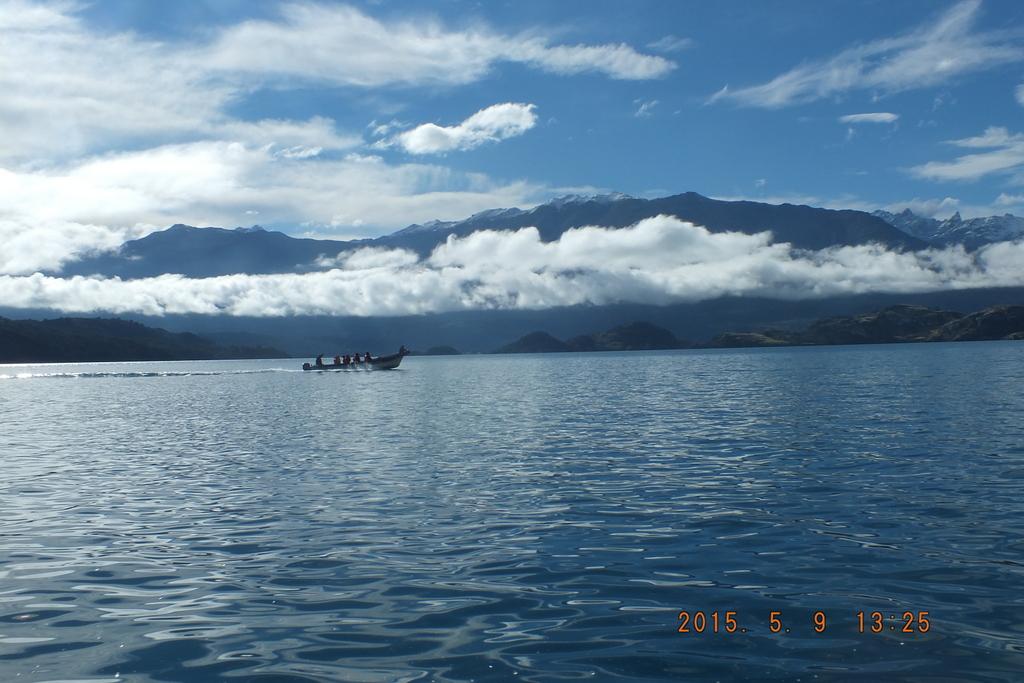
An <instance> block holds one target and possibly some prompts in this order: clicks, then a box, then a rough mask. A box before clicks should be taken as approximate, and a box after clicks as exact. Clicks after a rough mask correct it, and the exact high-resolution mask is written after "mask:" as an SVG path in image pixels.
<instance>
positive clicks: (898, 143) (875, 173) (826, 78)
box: [0, 0, 1024, 276]
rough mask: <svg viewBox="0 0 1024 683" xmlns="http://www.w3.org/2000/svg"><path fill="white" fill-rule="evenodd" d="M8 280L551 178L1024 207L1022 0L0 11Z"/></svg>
mask: <svg viewBox="0 0 1024 683" xmlns="http://www.w3.org/2000/svg"><path fill="white" fill-rule="evenodd" d="M0 61H2V63H3V64H4V65H5V66H4V68H3V69H2V70H0V92H3V93H4V96H3V97H2V98H0V124H2V125H3V129H4V132H5V135H4V136H2V139H0V239H2V240H3V241H4V243H5V244H6V245H7V249H6V250H5V253H4V254H3V255H0V274H8V275H12V276H14V275H16V276H27V275H31V274H32V273H34V272H35V271H37V270H44V269H53V268H56V267H59V265H60V263H61V262H63V261H66V260H67V259H69V258H74V256H75V255H76V254H78V253H82V252H84V251H89V250H92V249H97V248H109V247H113V246H116V245H117V244H120V243H121V242H122V241H123V240H125V239H130V238H134V237H140V236H142V235H145V234H147V233H149V232H152V231H153V230H161V229H164V228H166V227H168V226H169V225H171V224H173V223H179V222H180V223H187V224H191V225H200V226H206V225H214V226H224V227H235V226H248V225H253V224H261V225H263V226H265V227H267V228H271V229H276V230H281V231H283V232H286V233H289V234H292V235H295V236H311V237H332V238H342V239H347V238H359V237H373V236H378V235H381V234H385V233H389V232H393V231H394V230H397V229H400V228H402V227H405V226H406V225H409V224H411V223H422V222H427V221H430V220H433V219H443V220H454V219H461V218H465V217H467V216H469V215H471V214H473V213H475V212H477V211H480V210H484V209H488V208H494V207H509V206H519V207H523V208H526V207H529V206H532V205H535V204H537V203H540V202H544V201H547V200H549V199H551V198H554V197H557V196H560V195H564V194H568V193H575V194H585V195H586V194H597V193H604V192H612V191H615V192H623V193H626V194H629V195H633V196H637V197H658V196H667V195H671V194H677V193H681V192H687V191H694V192H698V193H700V194H703V195H706V196H709V197H715V198H722V199H752V200H757V201H765V202H772V203H781V202H792V203H803V204H809V205H812V206H823V207H828V208H857V209H864V210H874V209H878V208H885V209H889V210H896V211H898V210H902V209H903V208H906V207H910V208H912V209H913V210H914V211H915V212H917V213H919V214H922V215H936V216H939V217H945V216H948V215H950V214H952V213H953V212H954V211H958V210H959V211H960V212H961V214H962V215H963V216H964V217H972V216H979V215H992V214H1002V213H1016V214H1018V215H1021V214H1024V116H1022V114H1024V3H1020V2H1019V1H1017V0H960V1H945V0H943V1H940V0H935V1H931V0H929V1H924V0H830V1H829V2H820V1H819V0H759V1H757V2H753V1H748V0H716V1H715V2H696V1H692V2H680V1H678V0H630V1H629V2H625V1H622V0H617V1H605V0H588V1H586V2H580V1H575V0H565V1H561V2H551V1H550V0H543V1H540V0H517V1H516V2H468V1H464V0H433V1H423V0H419V1H416V2H413V1H408V0H376V1H372V2H370V1H359V0H354V1H352V2H332V1H329V0H321V1H320V2H271V1H269V0H246V1H244V2H243V1H242V0H217V1H213V0H207V1H200V0H178V1H176V2H137V1H135V0H94V1H93V2H60V1H54V2H42V1H37V2H33V1H32V0H0Z"/></svg>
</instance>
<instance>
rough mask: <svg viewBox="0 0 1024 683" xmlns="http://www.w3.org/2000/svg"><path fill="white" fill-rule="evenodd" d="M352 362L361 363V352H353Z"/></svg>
mask: <svg viewBox="0 0 1024 683" xmlns="http://www.w3.org/2000/svg"><path fill="white" fill-rule="evenodd" d="M352 362H353V363H359V362H360V360H359V354H358V353H355V354H352Z"/></svg>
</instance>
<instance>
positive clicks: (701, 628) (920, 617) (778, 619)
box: [676, 611, 932, 633]
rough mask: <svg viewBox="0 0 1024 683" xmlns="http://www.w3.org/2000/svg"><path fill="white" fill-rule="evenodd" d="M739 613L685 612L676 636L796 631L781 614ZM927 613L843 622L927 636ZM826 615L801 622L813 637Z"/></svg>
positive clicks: (869, 615)
mask: <svg viewBox="0 0 1024 683" xmlns="http://www.w3.org/2000/svg"><path fill="white" fill-rule="evenodd" d="M737 614H738V612H719V611H715V612H708V613H705V612H703V611H701V612H688V611H683V612H680V613H679V627H678V628H677V629H676V630H677V631H678V632H679V633H747V632H757V631H759V630H762V629H763V628H764V627H765V626H767V628H768V630H769V631H771V632H772V633H789V632H790V631H791V628H790V626H792V627H794V628H799V626H797V622H796V621H791V620H788V619H783V616H782V612H769V613H768V619H767V621H759V620H757V619H752V618H743V619H741V618H740V617H738V616H737ZM928 615H929V613H928V612H903V613H902V614H900V615H897V614H896V613H893V612H888V613H886V612H858V613H857V614H856V615H854V616H853V617H852V618H848V619H843V620H842V621H843V622H844V623H846V624H849V625H850V626H851V627H852V626H856V628H857V631H858V632H859V633H882V632H884V631H892V632H899V633H926V632H927V631H928V630H930V629H931V627H932V625H931V621H929V619H928ZM830 623H831V622H830V619H829V617H828V616H827V615H826V614H825V612H821V611H819V612H815V613H814V616H813V617H812V618H811V620H810V623H809V624H808V623H807V622H803V625H804V626H805V627H806V626H809V627H810V628H811V629H812V630H813V631H814V632H816V633H824V632H825V630H826V628H828V627H829V625H830Z"/></svg>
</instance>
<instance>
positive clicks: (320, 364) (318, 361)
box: [316, 353, 324, 368]
mask: <svg viewBox="0 0 1024 683" xmlns="http://www.w3.org/2000/svg"><path fill="white" fill-rule="evenodd" d="M316 366H317V367H318V368H322V367H323V366H324V354H322V353H321V354H320V355H319V356H317V357H316Z"/></svg>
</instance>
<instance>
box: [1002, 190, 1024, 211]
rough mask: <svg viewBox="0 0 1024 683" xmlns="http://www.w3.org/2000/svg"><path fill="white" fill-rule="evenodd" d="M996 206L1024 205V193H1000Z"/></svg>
mask: <svg viewBox="0 0 1024 683" xmlns="http://www.w3.org/2000/svg"><path fill="white" fill-rule="evenodd" d="M996 206H1003V207H1006V206H1024V194H1006V193H1005V192H1004V193H1002V194H1000V195H999V196H998V197H997V198H996Z"/></svg>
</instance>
